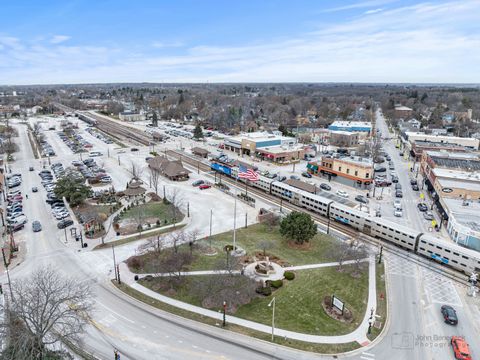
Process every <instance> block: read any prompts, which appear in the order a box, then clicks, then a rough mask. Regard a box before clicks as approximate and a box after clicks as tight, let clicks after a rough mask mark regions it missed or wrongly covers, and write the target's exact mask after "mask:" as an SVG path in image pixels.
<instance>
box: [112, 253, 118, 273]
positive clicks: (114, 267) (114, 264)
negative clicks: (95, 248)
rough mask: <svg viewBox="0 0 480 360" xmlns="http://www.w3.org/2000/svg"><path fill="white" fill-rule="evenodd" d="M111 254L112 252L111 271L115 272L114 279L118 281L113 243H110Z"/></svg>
mask: <svg viewBox="0 0 480 360" xmlns="http://www.w3.org/2000/svg"><path fill="white" fill-rule="evenodd" d="M112 254H113V271H114V272H115V280H116V281H117V282H118V276H117V261H116V259H115V245H113V244H112Z"/></svg>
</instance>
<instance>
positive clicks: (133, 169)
mask: <svg viewBox="0 0 480 360" xmlns="http://www.w3.org/2000/svg"><path fill="white" fill-rule="evenodd" d="M143 170H144V168H143V167H142V166H141V165H139V164H137V163H135V162H133V161H132V162H131V163H130V168H129V169H128V172H129V173H130V175H132V179H134V180H140V178H141V176H142V174H143Z"/></svg>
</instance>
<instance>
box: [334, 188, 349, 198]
mask: <svg viewBox="0 0 480 360" xmlns="http://www.w3.org/2000/svg"><path fill="white" fill-rule="evenodd" d="M336 194H337V195H338V196H340V197H343V198H345V199H346V198H348V193H347V192H346V191H343V190H337V192H336Z"/></svg>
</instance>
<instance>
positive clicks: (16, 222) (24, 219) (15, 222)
mask: <svg viewBox="0 0 480 360" xmlns="http://www.w3.org/2000/svg"><path fill="white" fill-rule="evenodd" d="M27 221H28V219H27V217H26V216H25V215H23V216H19V217H16V218H14V219H12V221H10V223H11V224H12V225H23V224H26V223H27Z"/></svg>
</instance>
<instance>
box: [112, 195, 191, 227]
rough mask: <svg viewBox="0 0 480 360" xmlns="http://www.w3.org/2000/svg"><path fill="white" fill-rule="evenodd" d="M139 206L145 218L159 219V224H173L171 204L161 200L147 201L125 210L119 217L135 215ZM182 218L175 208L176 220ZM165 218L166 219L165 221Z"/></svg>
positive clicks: (178, 220) (126, 217)
mask: <svg viewBox="0 0 480 360" xmlns="http://www.w3.org/2000/svg"><path fill="white" fill-rule="evenodd" d="M137 208H139V209H141V211H142V212H143V214H142V215H143V217H144V218H145V219H159V220H160V222H161V225H162V226H163V225H168V224H173V222H174V221H173V205H172V204H165V203H163V201H155V202H149V203H146V204H142V205H139V206H136V207H133V208H131V209H130V210H127V211H126V212H124V213H122V214H121V215H120V219H128V218H131V217H135V212H136V211H137V210H136V209H137ZM182 219H183V214H182V213H181V212H180V211H178V210H177V221H176V222H180V221H182ZM165 220H166V221H165Z"/></svg>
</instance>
